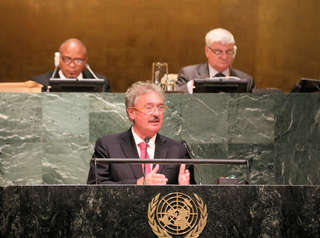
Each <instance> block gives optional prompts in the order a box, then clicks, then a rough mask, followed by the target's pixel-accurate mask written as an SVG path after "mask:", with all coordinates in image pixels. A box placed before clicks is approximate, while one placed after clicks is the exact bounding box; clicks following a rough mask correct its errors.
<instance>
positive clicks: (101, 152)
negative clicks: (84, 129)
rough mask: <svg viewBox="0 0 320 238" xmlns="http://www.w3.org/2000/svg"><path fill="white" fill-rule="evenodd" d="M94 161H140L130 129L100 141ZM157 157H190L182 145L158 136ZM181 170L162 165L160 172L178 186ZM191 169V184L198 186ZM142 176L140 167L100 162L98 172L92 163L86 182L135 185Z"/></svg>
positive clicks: (98, 141)
mask: <svg viewBox="0 0 320 238" xmlns="http://www.w3.org/2000/svg"><path fill="white" fill-rule="evenodd" d="M92 158H139V155H138V151H137V147H136V144H135V141H134V138H133V135H132V132H131V129H129V130H128V131H126V132H123V133H120V134H113V135H108V136H104V137H102V138H100V139H98V140H97V142H96V145H95V151H94V154H93V156H92ZM154 158H155V159H157V158H158V159H170V158H172V159H178V158H188V154H187V151H186V148H185V147H184V145H183V144H181V143H179V142H177V141H175V140H173V139H170V138H168V137H165V136H162V135H160V134H159V133H158V134H157V137H156V141H155V154H154ZM179 167H180V165H179V164H160V169H159V173H161V174H164V175H165V176H166V177H167V179H168V182H167V183H168V184H178V174H179ZM188 169H189V170H190V184H195V180H194V173H193V167H191V166H190V167H189V168H188ZM142 176H143V174H142V168H141V164H123V163H113V164H108V163H98V162H97V165H96V169H95V163H94V161H93V160H91V162H90V171H89V175H88V180H87V183H88V184H95V183H98V184H101V183H103V184H136V182H137V179H139V178H141V177H142Z"/></svg>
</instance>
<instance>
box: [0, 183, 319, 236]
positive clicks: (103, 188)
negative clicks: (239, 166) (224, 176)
mask: <svg viewBox="0 0 320 238" xmlns="http://www.w3.org/2000/svg"><path fill="white" fill-rule="evenodd" d="M0 191H1V192H0V210H1V216H0V224H1V231H0V234H1V237H113V238H114V237H121V238H125V237H130V238H135V237H137V238H138V237H139V238H140V237H144V238H149V237H150V238H151V237H152V238H154V237H159V236H158V235H156V234H159V233H161V234H163V237H208V238H218V237H273V238H277V237H318V235H319V230H318V227H319V219H320V206H319V198H320V192H319V191H320V189H319V186H267V185H265V186H262V185H261V186H253V185H250V186H248V185H239V186H230V185H225V186H219V185H210V186H209V185H206V186H200V185H194V186H142V185H141V186H136V185H122V186H120V185H117V186H112V185H90V186H87V185H52V186H45V185H42V186H10V187H2V188H0ZM172 197H173V198H175V199H176V200H179V201H181V199H184V202H181V204H180V203H179V204H180V205H179V206H176V208H177V209H175V208H173V209H171V210H170V205H172V204H178V203H175V202H174V201H175V200H174V199H173V200H172ZM187 198H190V200H187ZM187 201H189V204H188V205H187V206H188V208H185V209H183V206H181V205H182V204H186V202H187ZM165 204H167V205H168V206H166V205H165ZM180 208H181V209H182V210H180ZM189 208H190V209H189ZM172 211H174V213H172ZM181 211H186V213H185V215H183V212H181ZM179 212H180V213H179ZM188 212H189V213H188ZM183 216H185V217H184V218H189V217H190V220H184V219H183ZM166 218H168V220H166ZM159 221H160V222H159ZM189 228H190V229H189ZM181 230H184V231H186V233H184V234H181V235H174V234H172V233H175V232H176V234H177V233H179V232H180V231H181ZM200 231H201V232H200ZM169 232H171V233H169ZM187 235H189V236H187ZM197 235H198V236H197Z"/></svg>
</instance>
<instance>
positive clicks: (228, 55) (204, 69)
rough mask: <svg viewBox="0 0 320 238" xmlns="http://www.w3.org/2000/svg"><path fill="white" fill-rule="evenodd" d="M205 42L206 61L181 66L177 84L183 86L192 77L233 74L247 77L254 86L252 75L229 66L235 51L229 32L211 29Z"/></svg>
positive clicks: (192, 78)
mask: <svg viewBox="0 0 320 238" xmlns="http://www.w3.org/2000/svg"><path fill="white" fill-rule="evenodd" d="M205 42H206V46H205V54H206V57H207V59H208V62H207V63H204V64H196V65H190V66H186V67H183V68H182V69H181V70H180V72H179V75H178V81H177V85H178V86H183V85H185V84H186V83H187V82H189V81H190V80H194V79H206V78H213V77H228V76H234V77H238V78H240V79H248V80H249V81H250V82H251V83H250V84H251V87H252V88H253V87H254V81H253V78H252V76H250V75H248V74H246V73H244V72H242V71H240V70H238V69H234V68H231V63H232V61H233V60H234V58H235V57H236V51H237V46H236V45H235V40H234V37H233V35H232V34H231V32H229V31H227V30H225V29H222V28H217V29H213V30H211V31H209V32H208V33H207V35H206V37H205ZM250 91H251V90H250Z"/></svg>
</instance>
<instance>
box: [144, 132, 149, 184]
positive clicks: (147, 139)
mask: <svg viewBox="0 0 320 238" xmlns="http://www.w3.org/2000/svg"><path fill="white" fill-rule="evenodd" d="M149 141H150V138H149V137H148V136H146V138H144V142H145V143H146V151H145V153H144V159H147V154H148V143H149ZM143 185H146V164H143Z"/></svg>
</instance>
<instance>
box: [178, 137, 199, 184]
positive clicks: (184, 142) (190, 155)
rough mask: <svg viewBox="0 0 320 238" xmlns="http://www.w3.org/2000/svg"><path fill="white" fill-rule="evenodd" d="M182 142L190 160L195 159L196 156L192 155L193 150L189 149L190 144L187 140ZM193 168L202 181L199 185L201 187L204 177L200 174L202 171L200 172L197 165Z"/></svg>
mask: <svg viewBox="0 0 320 238" xmlns="http://www.w3.org/2000/svg"><path fill="white" fill-rule="evenodd" d="M181 142H182V144H183V145H184V147H185V148H186V150H187V154H188V156H189V158H190V159H194V156H193V155H192V152H191V150H190V147H189V145H188V143H187V142H186V141H185V140H182V141H181ZM193 167H194V168H195V169H196V171H197V174H198V176H199V179H200V181H199V184H200V185H201V184H202V176H201V174H200V171H199V169H198V167H197V166H196V165H193Z"/></svg>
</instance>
